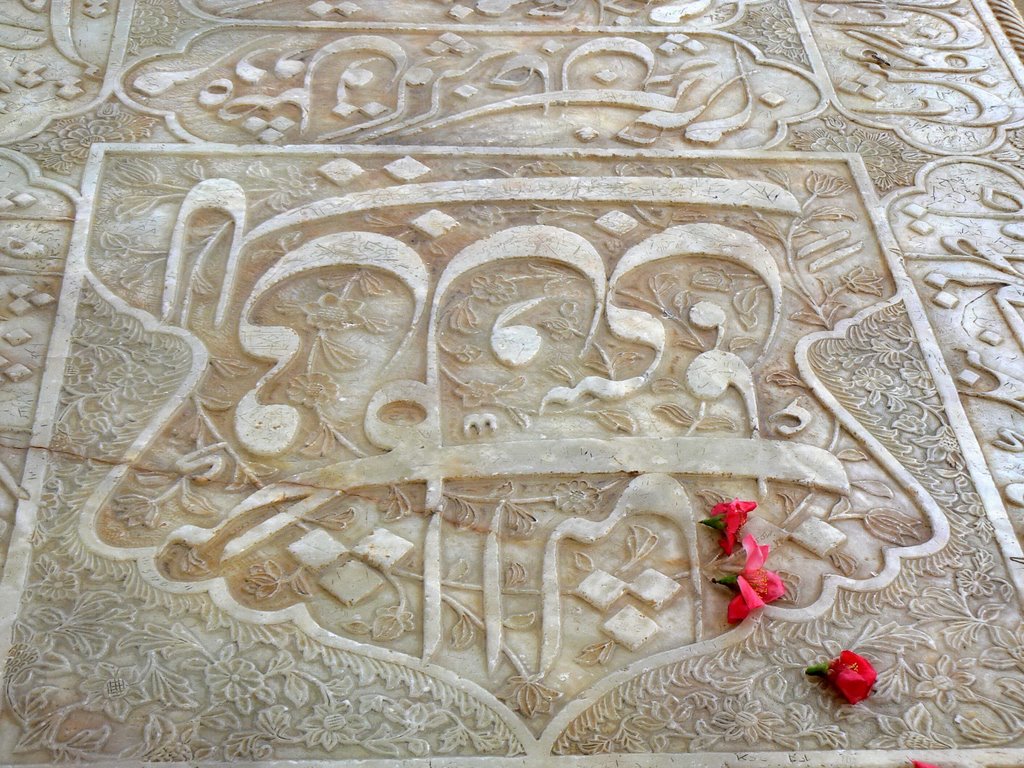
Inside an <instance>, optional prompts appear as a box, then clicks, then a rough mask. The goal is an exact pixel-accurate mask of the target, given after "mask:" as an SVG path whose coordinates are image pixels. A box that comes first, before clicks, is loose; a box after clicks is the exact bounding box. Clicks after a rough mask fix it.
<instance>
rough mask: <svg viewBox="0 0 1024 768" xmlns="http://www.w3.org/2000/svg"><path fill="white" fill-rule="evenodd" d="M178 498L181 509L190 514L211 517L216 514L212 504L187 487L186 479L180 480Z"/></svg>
mask: <svg viewBox="0 0 1024 768" xmlns="http://www.w3.org/2000/svg"><path fill="white" fill-rule="evenodd" d="M179 500H180V501H181V507H182V509H183V510H184V511H186V512H188V513H189V514H190V515H199V516H200V517H211V516H213V515H216V514H217V510H216V509H215V508H214V506H213V505H212V504H210V503H209V502H208V501H207V500H206V499H204V498H203V497H202V496H200V495H199V494H198V493H196V492H195V491H193V490H192V489H191V488H190V487H189V482H188V480H187V479H186V480H183V481H182V486H181V495H180V496H179Z"/></svg>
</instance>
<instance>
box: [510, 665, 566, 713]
mask: <svg viewBox="0 0 1024 768" xmlns="http://www.w3.org/2000/svg"><path fill="white" fill-rule="evenodd" d="M561 696H562V692H561V691H556V690H555V689H554V688H550V687H548V686H546V685H544V683H542V682H541V678H539V677H537V676H532V677H528V676H524V675H513V676H512V677H510V678H509V679H508V680H507V681H506V686H505V690H504V691H502V693H501V694H500V696H499V698H501V699H504V700H505V701H507V702H508V703H509V705H510V706H511V707H512V709H514V710H516V711H517V712H521V713H522V714H523V716H524V717H533V716H534V715H546V714H548V713H550V712H551V705H552V704H553V703H554V702H555V700H556V699H558V698H560V697H561Z"/></svg>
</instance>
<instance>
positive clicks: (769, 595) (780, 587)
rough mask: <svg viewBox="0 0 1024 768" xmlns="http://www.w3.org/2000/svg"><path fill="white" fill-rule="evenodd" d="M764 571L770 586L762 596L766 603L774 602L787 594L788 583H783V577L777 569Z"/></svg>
mask: <svg viewBox="0 0 1024 768" xmlns="http://www.w3.org/2000/svg"><path fill="white" fill-rule="evenodd" d="M764 573H765V576H767V577H768V588H767V590H766V591H765V594H763V595H762V596H761V597H763V598H764V601H765V602H766V603H773V602H775V601H776V600H778V599H779V598H780V597H782V596H783V595H784V594H786V585H785V584H783V583H782V578H781V577H780V576H779V574H777V573H775V571H765V572H764Z"/></svg>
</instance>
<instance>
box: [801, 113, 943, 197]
mask: <svg viewBox="0 0 1024 768" xmlns="http://www.w3.org/2000/svg"><path fill="white" fill-rule="evenodd" d="M811 125H813V126H814V127H806V128H803V127H802V128H797V129H795V130H794V131H793V137H792V139H791V142H790V143H791V144H792V146H793V148H794V149H799V150H802V151H804V152H850V153H853V154H857V155H860V157H861V159H862V160H863V161H864V165H865V166H867V169H868V175H870V176H871V180H872V181H873V182H874V183H875V185H876V186H877V187H878V188H879V189H880V190H882V191H883V192H887V191H888V190H890V189H893V188H894V187H898V186H906V185H908V184H912V183H913V180H914V173H915V172H916V171H917V169H918V168H919V167H920V166H921V165H922V164H923V163H924V162H925V161H926V160H927V159H928V155H926V154H924V153H923V152H920V151H918V150H916V149H913V148H912V147H910V146H908V145H907V144H905V143H903V142H902V141H901V140H900V139H899V138H897V137H896V136H894V135H893V134H892V133H891V132H890V131H885V130H880V129H869V128H862V127H860V126H858V125H854V124H853V123H851V122H850V121H848V120H846V119H844V118H841V117H836V116H830V117H827V118H825V119H824V120H822V121H820V123H818V124H814V123H812V124H811Z"/></svg>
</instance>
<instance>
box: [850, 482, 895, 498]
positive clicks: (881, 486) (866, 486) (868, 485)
mask: <svg viewBox="0 0 1024 768" xmlns="http://www.w3.org/2000/svg"><path fill="white" fill-rule="evenodd" d="M850 485H852V486H853V487H854V488H859V489H860V490H862V491H864V493H869V494H871V495H872V496H878V497H879V498H881V499H891V498H893V492H892V489H891V488H890V487H889V486H888V485H886V484H885V483H882V482H879V481H878V480H854V481H853V482H852V483H850Z"/></svg>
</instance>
